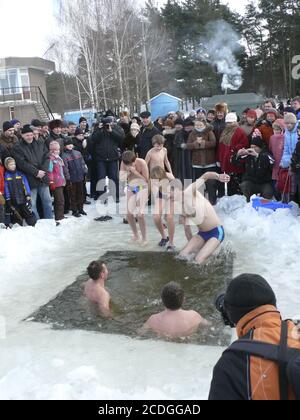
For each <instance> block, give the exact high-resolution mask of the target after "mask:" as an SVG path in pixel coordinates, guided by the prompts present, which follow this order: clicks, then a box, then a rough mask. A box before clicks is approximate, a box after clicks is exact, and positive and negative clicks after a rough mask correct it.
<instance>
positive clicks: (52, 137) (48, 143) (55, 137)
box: [44, 131, 65, 155]
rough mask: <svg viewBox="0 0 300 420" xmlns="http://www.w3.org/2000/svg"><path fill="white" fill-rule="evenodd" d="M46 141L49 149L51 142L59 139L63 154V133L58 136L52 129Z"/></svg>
mask: <svg viewBox="0 0 300 420" xmlns="http://www.w3.org/2000/svg"><path fill="white" fill-rule="evenodd" d="M44 141H45V144H46V146H47V147H48V149H50V143H52V142H53V141H57V142H58V143H59V145H60V155H62V154H63V152H64V149H65V137H63V136H62V135H60V136H58V135H56V134H54V133H53V131H50V133H49V137H47V139H46V140H44Z"/></svg>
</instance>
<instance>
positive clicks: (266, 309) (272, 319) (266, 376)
mask: <svg viewBox="0 0 300 420" xmlns="http://www.w3.org/2000/svg"><path fill="white" fill-rule="evenodd" d="M281 325H282V320H281V315H280V313H279V312H278V311H277V309H276V308H275V307H274V306H271V305H266V306H261V307H260V308H257V309H256V310H254V311H252V312H250V313H249V314H248V315H246V316H245V317H244V318H242V319H241V321H240V322H239V324H238V326H237V333H238V337H239V339H242V338H243V339H251V340H257V341H262V342H267V343H270V344H275V345H279V343H280V336H281ZM294 329H295V325H294V324H293V323H292V322H289V333H288V346H289V347H293V348H298V349H300V340H299V336H298V335H295V334H293V331H294ZM209 399H210V400H216V401H224V400H229V401H238V400H240V401H249V400H269V401H271V400H273V401H274V400H275V401H276V400H280V389H279V368H278V364H277V363H274V362H271V361H268V360H263V359H261V358H258V357H252V356H251V357H250V356H247V355H244V354H242V353H238V352H233V351H231V350H230V349H229V350H227V351H226V352H225V353H224V354H223V356H222V357H221V359H220V360H219V362H218V363H217V365H216V367H215V369H214V374H213V380H212V383H211V389H210V395H209ZM290 399H291V400H293V399H295V398H294V396H293V394H292V392H291V390H290Z"/></svg>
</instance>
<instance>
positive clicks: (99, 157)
mask: <svg viewBox="0 0 300 420" xmlns="http://www.w3.org/2000/svg"><path fill="white" fill-rule="evenodd" d="M123 140H124V132H123V130H122V131H121V130H120V128H118V129H117V128H113V130H112V132H109V131H107V130H105V129H104V128H100V129H98V130H96V131H95V132H94V134H93V135H92V138H91V141H90V142H89V145H90V147H91V148H90V149H89V153H90V154H91V156H92V158H93V160H94V161H95V162H99V161H106V162H112V161H115V160H119V158H120V151H121V149H122V143H123Z"/></svg>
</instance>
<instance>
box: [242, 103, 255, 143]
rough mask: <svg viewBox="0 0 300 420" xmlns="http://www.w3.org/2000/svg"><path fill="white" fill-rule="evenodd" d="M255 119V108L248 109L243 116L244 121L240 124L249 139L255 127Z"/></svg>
mask: <svg viewBox="0 0 300 420" xmlns="http://www.w3.org/2000/svg"><path fill="white" fill-rule="evenodd" d="M256 120H257V115H256V112H255V109H248V111H247V113H246V115H245V118H244V122H243V123H242V124H241V129H242V130H244V131H245V133H246V135H247V136H248V138H249V140H250V139H251V138H252V134H253V132H254V129H255V124H256Z"/></svg>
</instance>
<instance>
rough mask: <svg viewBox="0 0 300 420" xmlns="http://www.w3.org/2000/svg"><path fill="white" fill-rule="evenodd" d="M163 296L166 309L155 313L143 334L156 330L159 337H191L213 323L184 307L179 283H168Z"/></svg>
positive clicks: (144, 328)
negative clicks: (201, 328) (199, 329)
mask: <svg viewBox="0 0 300 420" xmlns="http://www.w3.org/2000/svg"><path fill="white" fill-rule="evenodd" d="M161 298H162V301H163V304H164V306H165V307H166V309H165V311H163V312H161V313H159V314H157V315H153V316H152V317H151V318H150V319H149V320H148V321H147V322H146V324H145V325H144V326H143V328H142V330H141V331H140V333H141V334H146V333H147V332H154V333H155V334H157V335H158V336H159V337H165V338H169V339H173V340H174V339H177V338H187V337H190V336H191V335H193V334H194V333H195V332H196V331H197V330H198V328H199V327H208V326H210V325H211V324H210V322H208V321H206V320H205V319H204V318H202V316H201V315H200V314H198V313H197V312H195V311H185V310H183V309H182V306H183V304H184V291H183V289H182V287H181V286H180V285H179V284H178V283H175V282H171V283H169V284H167V285H166V286H165V287H164V289H163V291H162V295H161Z"/></svg>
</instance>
